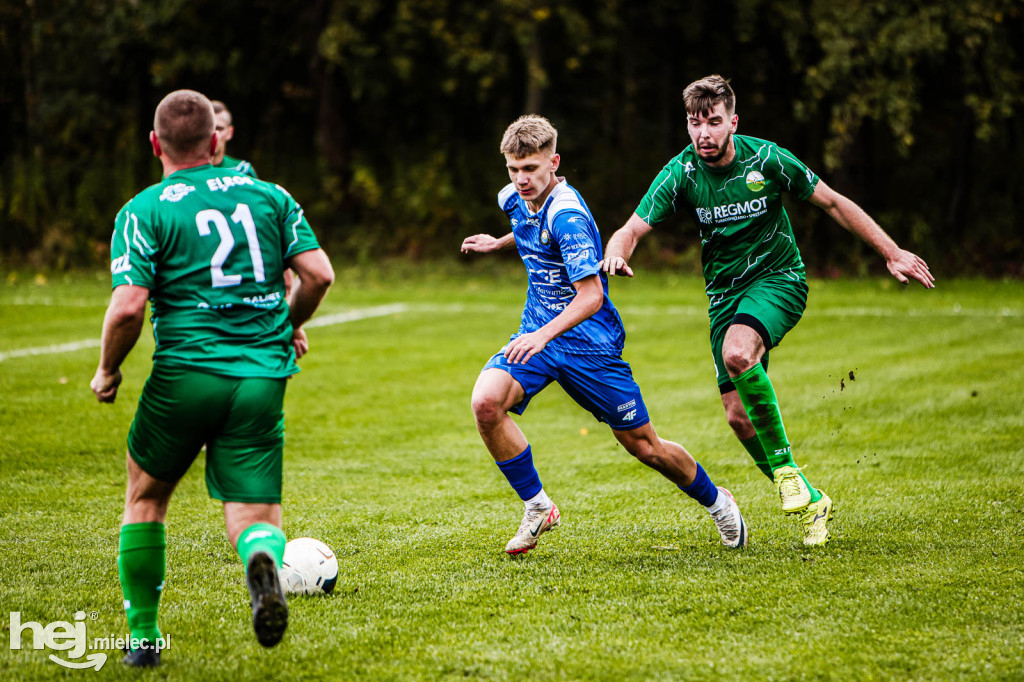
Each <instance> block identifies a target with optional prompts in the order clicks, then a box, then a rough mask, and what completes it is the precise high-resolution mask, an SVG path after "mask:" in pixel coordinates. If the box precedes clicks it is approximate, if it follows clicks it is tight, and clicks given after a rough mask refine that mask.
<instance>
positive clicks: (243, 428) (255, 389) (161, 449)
mask: <svg viewBox="0 0 1024 682" xmlns="http://www.w3.org/2000/svg"><path fill="white" fill-rule="evenodd" d="M286 384H287V379H265V378H259V379H255V378H253V379H241V378H237V377H226V376H220V375H217V374H206V373H204V372H197V371H195V370H190V369H185V368H182V367H174V366H166V365H161V364H155V365H154V366H153V373H152V374H151V375H150V377H149V379H148V380H146V386H145V388H143V389H142V396H141V397H140V398H139V407H138V410H137V411H136V412H135V419H134V420H133V421H132V428H131V430H130V431H129V433H128V452H129V454H131V457H132V459H133V460H135V462H136V464H138V465H139V466H140V467H142V470H143V471H145V472H146V473H147V474H149V475H150V476H152V477H153V478H156V479H159V480H161V481H168V482H175V481H177V480H178V479H180V478H181V477H182V476H184V475H185V472H186V471H188V468H189V467H190V466H191V465H192V462H193V460H195V458H196V455H198V454H199V451H200V450H201V449H202V447H203V445H205V446H206V489H207V490H208V491H209V492H210V497H213V498H215V499H218V500H224V501H225V502H262V503H280V502H281V460H282V455H283V452H284V409H283V408H284V390H285V386H286Z"/></svg>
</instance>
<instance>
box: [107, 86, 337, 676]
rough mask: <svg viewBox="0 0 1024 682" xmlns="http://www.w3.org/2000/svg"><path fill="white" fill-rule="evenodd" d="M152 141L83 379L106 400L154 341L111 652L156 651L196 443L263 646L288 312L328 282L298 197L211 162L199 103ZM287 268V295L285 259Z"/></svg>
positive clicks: (115, 250) (175, 102)
mask: <svg viewBox="0 0 1024 682" xmlns="http://www.w3.org/2000/svg"><path fill="white" fill-rule="evenodd" d="M153 128H154V132H152V133H150V141H151V143H152V145H153V151H154V153H155V154H156V156H157V157H158V158H159V159H160V161H161V164H162V165H163V170H164V180H163V181H162V182H160V183H159V184H157V185H154V186H152V187H150V188H148V189H145V190H143V191H142V192H140V193H139V194H138V195H136V196H135V198H133V199H132V200H131V201H129V202H128V203H127V204H126V205H125V206H124V208H123V209H121V211H120V213H118V215H117V219H116V222H115V225H114V235H113V239H112V241H111V267H110V269H111V273H112V275H113V294H112V296H111V301H110V307H109V308H108V309H107V314H106V316H105V318H104V320H103V338H102V342H101V351H100V363H99V367H98V368H97V369H96V374H95V376H94V377H93V379H92V382H91V384H90V387H91V388H92V390H93V392H94V393H95V394H96V398H97V399H98V400H99V401H100V402H104V403H111V402H114V400H115V399H116V397H117V389H118V386H119V385H120V383H121V371H120V367H121V364H122V363H123V361H124V359H125V358H126V357H127V355H128V353H129V352H130V351H131V349H132V346H134V344H135V342H136V340H137V339H138V337H139V334H140V333H141V330H142V324H143V320H144V316H145V310H146V301H147V300H149V301H150V303H151V319H152V323H153V336H154V338H155V340H156V350H155V352H154V354H153V370H152V372H151V374H150V376H149V379H148V380H147V381H146V384H145V386H144V388H143V390H142V395H141V396H140V398H139V404H138V409H137V410H136V413H135V418H134V420H133V421H132V425H131V429H130V430H129V433H128V456H127V469H128V486H127V487H128V490H127V495H126V500H125V508H124V518H123V524H122V526H121V534H120V544H119V553H118V560H117V564H118V573H119V576H120V580H121V589H122V592H123V594H124V606H125V611H126V614H127V617H128V625H129V627H130V629H131V646H130V651H129V652H128V654H127V655H126V656H125V658H124V662H125V663H126V664H128V665H131V666H137V667H148V666H155V665H157V664H159V662H160V642H162V641H163V640H162V638H161V634H160V630H159V628H158V627H157V608H158V605H159V600H160V595H161V594H162V591H163V583H164V575H165V553H166V549H165V548H166V540H165V532H164V519H165V517H166V515H167V505H168V503H169V502H170V498H171V494H172V493H173V492H174V488H175V486H176V485H177V482H178V481H179V480H180V479H181V477H182V476H183V475H184V474H185V472H186V471H187V470H188V469H189V467H190V466H191V464H192V462H193V461H194V460H195V458H196V456H198V454H199V452H200V451H201V450H202V449H203V447H204V446H205V448H206V486H207V489H208V490H209V492H210V496H211V497H214V498H216V499H219V500H221V501H222V502H223V504H224V521H225V525H226V526H227V532H228V538H229V540H230V541H231V544H232V545H233V546H234V547H235V549H236V550H237V551H238V554H239V556H240V557H241V558H242V561H243V563H244V565H245V569H246V582H247V584H248V587H249V594H250V599H251V603H252V614H253V627H254V629H255V631H256V637H257V639H258V640H259V642H260V644H262V645H263V646H268V647H269V646H273V645H275V644H277V643H278V641H280V639H281V637H282V636H283V635H284V631H285V628H286V627H287V622H288V606H287V602H286V600H285V596H284V593H283V591H282V589H281V585H280V582H279V580H278V577H277V572H278V568H279V567H280V565H281V560H282V555H283V553H284V546H285V535H284V533H283V532H282V531H281V468H282V452H283V447H284V412H283V403H284V393H285V387H286V385H287V384H288V377H290V376H291V375H293V374H295V373H296V372H298V371H299V369H298V367H297V366H296V364H295V361H296V358H297V357H301V356H302V355H303V354H304V353H305V352H306V351H307V350H308V347H309V346H308V341H307V339H306V335H305V332H303V330H302V324H303V323H304V322H305V321H306V320H308V319H309V318H310V316H312V314H313V312H314V311H315V310H316V308H317V306H318V305H319V304H320V301H321V300H322V299H323V297H324V295H325V294H326V293H327V289H328V288H329V287H330V285H331V283H332V282H333V280H334V272H333V270H332V268H331V264H330V261H329V260H328V259H327V256H326V255H325V254H324V252H323V251H322V250H321V249H320V247H319V245H318V244H317V240H316V237H315V236H314V235H313V232H312V230H311V229H310V227H309V224H308V223H307V222H306V219H305V218H304V217H303V213H302V209H301V208H300V207H299V205H298V204H297V203H296V202H295V200H294V199H293V198H292V197H291V195H289V194H288V192H286V191H285V190H284V189H283V188H281V187H279V186H277V185H274V184H271V183H268V182H262V181H260V180H254V179H253V178H251V177H249V176H247V175H244V174H242V173H239V172H237V171H232V170H225V169H219V168H215V167H214V166H212V165H211V163H210V161H211V158H212V155H213V151H214V149H215V147H216V144H217V133H216V132H215V130H214V113H213V106H212V105H211V104H210V100H208V99H207V98H206V97H204V96H203V95H201V94H200V93H198V92H194V91H191V90H178V91H176V92H172V93H171V94H170V95H168V96H167V97H165V98H164V99H163V101H161V102H160V105H159V106H158V107H157V110H156V117H155V121H154V125H153ZM288 267H290V268H292V269H294V270H295V271H296V272H298V273H299V275H300V277H301V280H300V282H299V284H298V285H297V286H296V287H294V288H293V289H292V291H291V293H290V294H289V295H288V298H287V300H285V293H284V274H283V273H284V269H285V268H288Z"/></svg>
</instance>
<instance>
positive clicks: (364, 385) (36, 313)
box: [0, 261, 1024, 680]
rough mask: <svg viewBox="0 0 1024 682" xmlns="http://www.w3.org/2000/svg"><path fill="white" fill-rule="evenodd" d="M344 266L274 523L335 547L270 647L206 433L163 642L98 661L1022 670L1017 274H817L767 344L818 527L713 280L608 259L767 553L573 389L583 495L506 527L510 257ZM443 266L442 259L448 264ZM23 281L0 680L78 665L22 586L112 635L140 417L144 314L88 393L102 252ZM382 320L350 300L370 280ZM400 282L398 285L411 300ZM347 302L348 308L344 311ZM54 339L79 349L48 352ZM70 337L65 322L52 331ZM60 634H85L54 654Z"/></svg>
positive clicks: (558, 466) (361, 674)
mask: <svg viewBox="0 0 1024 682" xmlns="http://www.w3.org/2000/svg"><path fill="white" fill-rule="evenodd" d="M495 262H497V263H498V264H497V265H495V266H494V269H493V270H491V269H488V268H490V267H491V264H483V261H480V262H478V263H476V264H474V265H473V266H471V267H463V266H452V267H444V268H442V267H438V268H436V269H430V268H426V267H424V268H423V269H422V270H416V269H411V270H402V271H399V272H391V273H390V274H384V272H380V271H376V272H373V271H368V270H355V269H353V270H343V271H341V272H340V273H339V280H338V283H337V284H336V286H335V287H334V289H333V290H332V291H331V293H330V295H329V297H328V300H327V302H326V304H325V306H324V308H323V309H322V310H321V312H320V318H321V320H325V321H328V322H331V321H332V320H333V323H332V324H326V325H323V326H319V327H314V328H311V329H310V330H309V337H310V341H311V345H312V350H311V352H310V355H309V356H308V357H307V358H306V359H304V360H303V361H302V363H301V364H302V367H303V372H302V373H301V374H300V375H298V376H297V377H295V378H294V379H293V380H292V381H291V384H290V386H289V389H288V395H287V399H286V413H287V445H286V450H285V486H284V497H285V507H284V519H285V521H284V528H285V531H286V533H287V534H288V535H289V536H290V537H299V536H303V535H309V536H313V537H317V538H320V539H322V540H324V541H326V542H327V543H328V544H330V545H331V546H332V547H333V548H334V549H335V551H336V552H337V555H338V558H339V563H340V566H341V575H340V578H339V581H338V585H337V588H336V591H335V594H334V595H333V596H332V597H330V598H295V599H293V600H292V601H291V622H290V626H289V630H288V633H287V634H286V636H285V639H284V641H283V642H282V644H281V645H279V646H278V647H276V648H275V649H272V650H263V649H261V648H260V646H259V645H258V644H257V643H256V640H255V637H254V636H253V634H252V632H251V626H250V623H249V605H248V595H247V593H246V589H245V584H244V580H243V572H242V566H241V563H240V561H239V560H238V558H237V556H236V555H235V553H234V551H233V550H232V549H231V548H230V547H229V546H228V543H227V540H226V539H225V536H224V530H223V521H222V517H221V513H220V508H219V505H218V504H217V503H215V502H214V501H212V500H210V499H209V498H208V497H207V495H206V490H205V486H204V484H203V471H202V461H201V459H200V460H199V461H198V462H197V464H196V466H194V467H193V469H192V470H191V471H190V472H189V474H188V475H187V476H186V477H185V479H184V480H183V481H182V482H181V484H180V486H179V489H178V492H177V494H176V496H175V498H174V499H173V500H172V503H171V509H170V514H169V517H168V524H167V534H168V574H167V582H166V588H165V591H164V594H163V600H162V603H161V617H160V624H161V627H162V629H163V631H164V632H165V633H169V634H170V635H171V638H172V639H171V648H170V650H168V651H167V652H165V654H164V657H163V665H162V666H161V668H160V669H159V670H157V671H153V672H150V673H146V674H142V673H141V672H140V671H134V670H125V669H123V666H121V665H120V663H119V662H118V659H119V656H118V655H117V654H116V652H106V653H108V654H109V655H110V658H109V660H108V661H107V663H106V665H105V666H104V667H103V668H102V669H101V670H100V672H99V675H101V676H102V677H103V678H105V679H174V680H179V679H180V680H193V679H209V680H220V679H253V680H262V679H267V680H272V679H303V680H306V679H324V680H346V679H352V680H356V679H358V680H414V679H426V680H443V679H465V678H470V679H489V680H504V679H508V680H513V679H534V680H550V679H558V680H625V679H637V680H707V679H726V680H755V679H757V680H761V679H764V680H800V679H808V680H811V679H813V680H821V679H824V680H865V679H875V680H908V679H909V680H933V679H996V680H998V679H1007V680H1009V679H1022V678H1024V643H1022V642H1024V609H1022V607H1021V598H1022V594H1024V551H1022V549H1021V541H1022V539H1024V522H1022V514H1024V492H1022V489H1024V446H1022V443H1024V408H1022V405H1024V369H1022V364H1024V363H1022V361H1024V288H1022V287H1021V284H1020V282H988V281H943V280H941V279H940V281H939V282H938V288H937V289H935V290H934V291H925V290H923V289H922V288H920V287H918V286H916V285H914V286H913V287H908V288H903V287H901V286H899V285H898V284H896V283H895V282H889V281H883V280H874V279H869V280H849V281H822V280H814V281H812V282H811V295H810V300H809V304H808V310H807V312H806V314H805V316H804V319H803V321H802V322H801V323H800V325H799V326H798V327H797V328H796V330H794V332H792V333H791V334H790V336H788V337H787V338H786V339H785V341H784V343H783V344H782V345H781V346H780V347H779V348H778V349H777V350H775V351H773V352H772V356H771V376H772V378H773V382H774V384H775V387H776V390H777V392H778V394H779V398H780V404H781V407H782V411H783V416H784V418H785V420H786V426H787V429H788V432H789V435H790V438H791V440H792V442H793V448H794V452H795V455H796V458H797V461H798V462H799V463H800V464H802V465H803V466H805V467H806V469H805V473H806V474H807V476H808V478H809V479H810V480H811V481H812V483H814V484H815V485H817V486H819V487H821V488H823V489H824V490H826V491H827V492H828V493H829V494H830V495H831V497H832V498H833V499H834V500H835V502H836V509H837V512H836V517H835V520H834V521H833V526H832V527H833V529H834V541H833V543H832V544H830V545H829V546H828V547H826V548H822V549H815V550H808V549H805V548H804V547H803V546H802V545H801V544H800V535H799V531H798V529H797V527H796V526H795V524H794V523H793V522H792V521H791V520H788V519H786V518H784V517H783V516H782V515H781V513H780V512H779V511H778V501H777V499H776V498H775V496H774V490H773V488H772V487H771V485H770V484H769V483H768V482H767V480H766V479H764V478H763V477H762V476H761V474H760V473H758V471H757V469H756V468H755V467H754V466H753V464H752V463H751V462H750V461H749V459H748V456H747V454H746V452H745V451H744V450H743V449H742V447H741V446H740V445H739V443H738V442H737V441H736V440H735V439H734V438H733V436H732V435H731V432H730V431H729V429H728V426H727V425H726V422H725V419H724V416H723V412H722V409H721V404H720V401H719V397H718V392H717V389H716V387H715V382H714V369H713V366H712V362H711V358H710V352H709V349H708V341H707V318H706V312H705V304H706V301H705V299H704V296H703V284H702V282H701V281H699V279H697V278H693V277H682V276H676V275H673V274H669V273H652V272H640V273H639V274H638V276H637V277H636V278H635V279H633V280H628V281H623V280H615V281H613V284H612V297H613V300H614V301H615V302H616V304H617V305H618V307H619V309H620V311H621V313H622V317H623V320H624V322H625V324H626V327H627V331H628V339H627V343H626V353H625V357H626V359H627V360H628V361H630V363H631V364H632V366H633V370H634V374H635V376H636V378H637V381H638V382H639V383H640V386H641V387H642V388H643V390H644V395H645V398H646V401H647V403H648V406H649V409H650V411H651V414H652V417H653V419H654V423H655V426H656V427H657V429H658V431H659V433H660V434H661V435H662V436H663V437H665V438H669V439H672V440H676V441H679V442H681V443H683V444H684V445H685V446H686V447H687V448H688V449H689V450H690V451H691V452H692V453H693V454H694V455H695V457H696V458H697V459H698V460H699V461H701V462H702V463H703V465H704V466H705V468H706V469H707V470H708V472H709V474H710V475H711V477H712V478H713V480H715V482H716V483H718V484H720V485H724V486H727V487H729V488H730V489H731V490H732V491H733V493H734V494H735V496H736V498H737V500H738V502H739V504H740V507H741V509H742V510H743V512H744V514H745V516H746V519H747V522H748V525H749V527H750V529H751V541H750V542H751V544H750V547H749V548H747V549H746V550H744V551H728V550H726V549H724V548H723V547H722V546H721V545H720V544H719V542H718V537H717V534H716V533H715V530H714V527H713V524H712V523H711V521H710V519H709V518H708V517H707V514H706V513H705V512H704V511H703V510H702V509H700V508H699V507H698V506H697V505H696V504H695V503H693V502H692V501H691V500H689V498H687V497H686V496H685V495H683V494H682V493H680V492H679V491H678V490H676V489H675V488H674V487H673V486H672V485H671V484H669V483H668V482H667V481H665V480H664V479H662V478H661V477H660V476H658V475H657V474H656V473H654V472H653V471H651V470H648V469H646V468H645V467H644V466H642V465H641V464H639V463H637V462H636V461H634V460H633V459H632V458H631V457H629V456H628V455H627V454H626V453H625V451H624V450H623V449H622V448H621V447H619V446H618V445H617V444H616V443H615V441H614V439H613V438H612V436H611V434H610V433H608V430H607V428H606V427H604V426H603V425H601V424H598V423H597V422H596V421H594V419H593V418H592V417H591V416H590V415H589V414H587V413H585V412H584V411H583V410H581V409H579V408H578V407H577V406H576V405H575V404H573V403H572V402H571V401H570V400H569V399H568V398H567V397H566V396H565V395H564V393H562V391H561V389H559V388H558V387H557V386H552V387H550V388H549V389H548V390H547V391H545V392H544V393H543V394H542V395H541V396H539V397H538V398H537V399H536V400H535V401H534V402H533V403H532V404H531V406H530V409H529V410H528V411H527V412H526V414H525V415H523V416H522V417H521V418H517V421H518V422H519V424H520V425H521V426H522V427H523V429H524V431H525V433H526V435H527V437H528V438H529V439H530V441H531V444H532V445H533V448H534V453H535V461H536V463H537V467H538V470H539V471H540V474H541V478H542V480H543V481H544V484H545V488H546V489H547V490H548V492H549V493H550V494H551V496H552V497H553V498H554V499H555V501H556V502H558V504H559V507H560V508H561V510H562V513H563V524H562V527H561V528H559V529H558V530H557V531H556V532H553V533H549V534H546V535H545V536H544V537H543V539H542V540H541V542H540V544H539V545H538V548H537V549H536V550H535V551H533V552H531V553H530V554H529V555H527V556H525V557H517V558H513V557H508V556H506V555H505V554H504V553H503V551H502V550H503V548H504V545H505V542H506V541H507V540H508V538H509V537H510V536H511V534H512V533H513V532H514V531H515V529H516V528H517V527H518V524H519V520H520V516H521V504H520V503H519V501H518V498H516V496H515V494H514V493H513V492H512V490H511V489H510V488H509V487H508V485H507V484H506V483H505V481H504V479H503V478H502V477H501V476H500V474H499V472H498V470H497V467H495V466H494V465H493V464H492V463H491V461H490V458H489V456H488V455H487V453H486V451H485V450H484V447H483V445H482V444H481V442H480V439H479V437H478V435H477V433H476V430H475V428H474V425H473V419H472V414H471V412H470V407H469V397H470V392H471V389H472V386H473V382H474V380H475V378H476V375H477V373H478V372H479V370H480V367H481V366H482V365H483V363H484V362H485V361H486V360H487V358H488V357H489V356H490V354H491V353H493V352H495V351H496V350H497V349H498V348H499V347H501V345H502V344H503V342H504V341H505V340H506V339H507V338H508V334H509V333H510V332H511V331H513V330H514V329H515V327H516V326H517V324H518V317H519V313H520V310H521V305H522V299H523V296H524V290H525V277H524V276H523V274H522V273H521V272H520V271H519V269H517V268H514V267H511V266H510V265H509V264H508V263H506V262H502V261H495ZM442 270H444V271H445V272H443V273H442V272H441V271H442ZM51 280H52V281H50V282H46V283H44V282H42V281H41V280H39V281H34V280H33V278H32V276H30V275H29V276H25V275H22V276H21V277H16V276H13V275H12V276H10V277H9V278H7V280H6V281H4V282H0V395H2V400H0V564H2V568H0V628H2V632H0V676H2V677H4V678H6V679H33V678H42V679H46V678H60V679H63V678H70V677H75V676H79V677H81V679H85V678H86V677H89V676H92V675H96V673H95V672H93V671H83V670H79V671H71V670H64V669H63V668H61V667H59V666H58V665H56V664H55V663H53V662H51V661H50V660H49V659H48V657H47V656H48V654H49V653H54V654H57V655H61V654H62V653H63V654H66V653H67V652H51V651H45V650H33V649H32V648H31V641H32V640H31V632H25V633H24V634H23V635H22V643H23V646H22V648H21V649H19V650H11V648H10V646H9V636H10V632H9V631H10V625H9V615H8V614H9V613H10V612H19V613H20V614H21V620H22V621H23V622H24V621H35V622H39V623H41V624H44V625H45V624H47V623H50V622H53V621H71V620H72V617H73V614H74V613H75V612H78V611H83V612H85V613H86V614H87V617H86V619H85V620H84V621H83V623H84V625H85V626H86V628H87V631H88V638H89V640H90V641H91V640H92V639H93V638H95V637H102V636H106V635H110V634H113V635H116V636H122V635H123V634H125V633H126V629H127V626H126V623H125V619H124V614H123V611H122V607H121V595H120V588H119V586H118V581H117V566H116V561H115V556H116V553H117V538H118V525H119V522H120V514H121V509H122V504H123V494H124V469H123V467H124V441H125V435H126V433H127V429H128V426H129V423H130V421H131V417H132V414H133V411H134V407H135V402H136V400H137V398H138V395H139V391H140V390H141V388H142V384H143V382H144V380H145V378H146V376H147V373H148V368H149V362H150V358H149V354H150V351H151V349H152V340H151V331H150V329H149V325H148V323H147V325H146V328H145V330H144V332H143V338H142V341H141V342H140V343H139V345H138V347H137V348H136V349H135V351H134V352H133V354H132V356H131V358H130V359H129V361H128V362H127V363H126V366H125V367H124V373H125V382H124V385H123V387H122V390H121V393H120V396H119V398H118V401H117V403H116V404H114V405H113V406H110V405H99V404H97V403H96V402H95V400H94V398H93V396H92V394H91V392H90V391H89V389H88V383H89V379H90V378H91V377H92V373H93V370H94V369H95V365H96V361H97V357H98V350H97V348H96V345H95V344H96V340H98V338H99V332H100V324H101V320H102V316H103V311H104V308H105V305H106V302H107V300H108V298H109V291H108V285H107V284H106V282H107V277H106V276H104V275H96V276H91V275H75V276H67V277H64V276H58V277H55V278H51ZM384 305H391V306H393V307H392V308H388V309H385V310H383V311H382V310H379V309H378V312H379V313H381V314H379V315H378V316H374V317H362V319H350V318H349V319H348V321H345V320H346V319H347V318H345V317H344V316H343V315H342V314H343V313H346V312H352V311H354V312H356V313H360V315H354V316H353V317H355V318H360V317H361V314H364V313H366V312H367V311H368V310H372V309H374V308H377V307H379V306H384ZM388 311H390V312H388ZM332 315H333V316H334V317H330V316H332ZM54 346H56V347H57V348H54ZM57 351H59V352H57ZM64 657H65V658H67V656H66V655H65V656H64Z"/></svg>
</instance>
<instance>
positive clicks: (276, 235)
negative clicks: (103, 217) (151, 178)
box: [110, 165, 319, 378]
mask: <svg viewBox="0 0 1024 682" xmlns="http://www.w3.org/2000/svg"><path fill="white" fill-rule="evenodd" d="M318 246H319V245H318V244H317V241H316V237H315V236H314V235H313V231H312V230H311V229H310V227H309V223H307V222H306V219H305V218H304V217H303V213H302V208H300V207H299V205H298V204H297V203H296V202H295V200H294V199H292V197H291V195H290V194H288V192H286V191H285V190H284V188H282V187H280V186H279V185H275V184H273V183H270V182H264V181H262V180H254V179H252V178H251V177H249V176H247V175H243V174H241V173H238V172H236V171H231V170H224V169H220V168H214V167H213V166H211V165H203V166H197V167H195V168H188V169H185V170H181V171H178V172H176V173H172V174H171V175H170V176H169V177H167V178H164V180H163V182H161V183H159V184H157V185H153V186H152V187H149V188H147V189H145V190H143V191H142V192H140V193H139V194H137V195H136V196H135V198H133V199H132V200H131V201H129V202H128V203H127V204H125V206H124V208H122V209H121V211H120V213H118V215H117V219H116V222H115V224H114V236H113V239H112V241H111V245H110V257H111V264H110V271H111V273H112V275H113V286H114V287H117V286H120V285H122V284H132V285H135V286H140V287H146V288H148V289H149V291H150V294H149V296H150V304H151V314H152V317H151V320H152V323H153V337H154V339H155V340H156V351H155V352H154V354H153V361H154V362H156V363H164V364H167V365H177V366H183V367H187V368H191V369H196V370H199V371H203V372H208V373H212V374H221V375H225V376H232V377H267V378H283V377H287V376H290V375H292V374H294V373H295V372H297V371H298V367H297V366H296V364H295V351H294V349H293V348H292V344H291V338H292V326H291V323H290V322H289V321H288V304H287V302H286V301H285V299H284V274H283V273H284V269H285V264H284V261H285V260H286V259H287V258H290V257H291V256H294V255H296V254H298V253H301V252H303V251H309V250H311V249H315V248H318Z"/></svg>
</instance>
